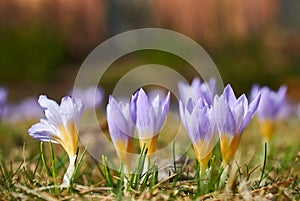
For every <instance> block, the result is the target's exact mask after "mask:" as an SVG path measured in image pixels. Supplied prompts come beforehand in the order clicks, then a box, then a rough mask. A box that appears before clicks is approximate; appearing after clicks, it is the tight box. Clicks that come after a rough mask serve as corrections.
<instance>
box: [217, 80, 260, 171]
mask: <svg viewBox="0 0 300 201" xmlns="http://www.w3.org/2000/svg"><path fill="white" fill-rule="evenodd" d="M259 101H260V94H258V95H257V96H256V97H255V98H254V100H253V101H252V102H251V103H250V104H248V100H247V98H246V96H245V95H244V94H243V95H241V96H240V97H239V98H238V99H237V98H236V96H235V94H234V92H233V90H232V88H231V86H230V85H227V86H226V87H225V89H224V92H223V94H222V95H221V96H216V97H215V99H214V105H213V107H214V119H215V121H216V124H217V129H218V132H219V137H220V144H221V153H222V158H223V167H226V166H227V165H228V164H229V163H230V161H231V159H232V157H233V156H234V154H235V152H236V151H237V148H238V145H239V142H240V138H241V135H242V133H243V131H244V129H245V128H246V126H247V125H248V124H249V122H250V121H251V119H252V118H253V116H254V114H255V112H256V110H257V107H258V104H259Z"/></svg>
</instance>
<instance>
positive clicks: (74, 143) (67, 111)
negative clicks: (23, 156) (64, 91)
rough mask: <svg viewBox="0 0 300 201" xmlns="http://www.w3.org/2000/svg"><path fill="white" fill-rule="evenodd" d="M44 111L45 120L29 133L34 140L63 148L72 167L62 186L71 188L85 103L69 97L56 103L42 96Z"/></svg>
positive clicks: (68, 170) (41, 101)
mask: <svg viewBox="0 0 300 201" xmlns="http://www.w3.org/2000/svg"><path fill="white" fill-rule="evenodd" d="M38 102H39V104H40V106H41V107H42V108H43V109H44V112H45V116H46V117H45V118H43V119H41V120H40V122H39V123H36V124H34V125H33V126H31V128H29V130H28V133H29V135H30V136H31V137H33V138H34V139H37V140H40V141H42V142H49V141H51V142H52V143H58V144H61V145H62V146H63V148H64V149H65V151H66V152H67V154H68V156H69V160H70V165H69V167H68V169H67V172H66V173H65V175H64V178H63V183H62V185H66V186H69V185H70V179H71V178H72V176H73V173H74V170H75V162H76V158H77V149H78V128H77V126H78V124H79V121H80V118H81V114H82V110H83V103H82V102H81V101H80V100H79V99H73V98H71V97H69V96H66V97H64V98H63V99H62V100H61V104H60V105H58V104H57V103H56V102H55V101H53V100H50V99H48V98H47V97H46V96H44V95H41V96H40V97H39V100H38Z"/></svg>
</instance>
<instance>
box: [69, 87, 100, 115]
mask: <svg viewBox="0 0 300 201" xmlns="http://www.w3.org/2000/svg"><path fill="white" fill-rule="evenodd" d="M69 94H72V97H74V98H78V99H80V100H81V101H82V102H83V104H84V108H85V109H87V110H92V109H95V108H97V107H99V106H100V105H101V103H102V101H103V96H104V92H103V90H102V89H101V88H99V87H93V86H91V87H88V88H85V89H83V88H75V89H73V92H72V93H69Z"/></svg>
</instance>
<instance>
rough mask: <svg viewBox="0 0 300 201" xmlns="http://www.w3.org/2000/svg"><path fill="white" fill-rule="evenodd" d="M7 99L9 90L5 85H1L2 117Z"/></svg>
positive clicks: (0, 115)
mask: <svg viewBox="0 0 300 201" xmlns="http://www.w3.org/2000/svg"><path fill="white" fill-rule="evenodd" d="M6 100H7V90H6V89H5V88H3V87H0V119H1V117H2V115H3V113H4V107H5V104H6Z"/></svg>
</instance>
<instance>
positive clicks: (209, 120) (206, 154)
mask: <svg viewBox="0 0 300 201" xmlns="http://www.w3.org/2000/svg"><path fill="white" fill-rule="evenodd" d="M179 112H180V117H181V122H182V124H183V125H184V127H185V129H186V131H187V133H188V135H189V137H190V139H191V141H192V144H193V148H194V152H195V156H196V159H197V160H198V161H199V163H200V174H201V175H202V176H203V175H204V174H205V170H206V167H207V164H208V161H209V159H210V157H211V153H212V149H213V145H214V138H215V135H216V126H215V122H214V120H213V112H212V108H211V107H209V106H208V105H207V103H206V102H205V101H204V100H203V99H199V100H198V101H197V102H194V100H193V99H191V98H190V99H189V100H188V102H187V104H186V105H183V103H182V101H179Z"/></svg>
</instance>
